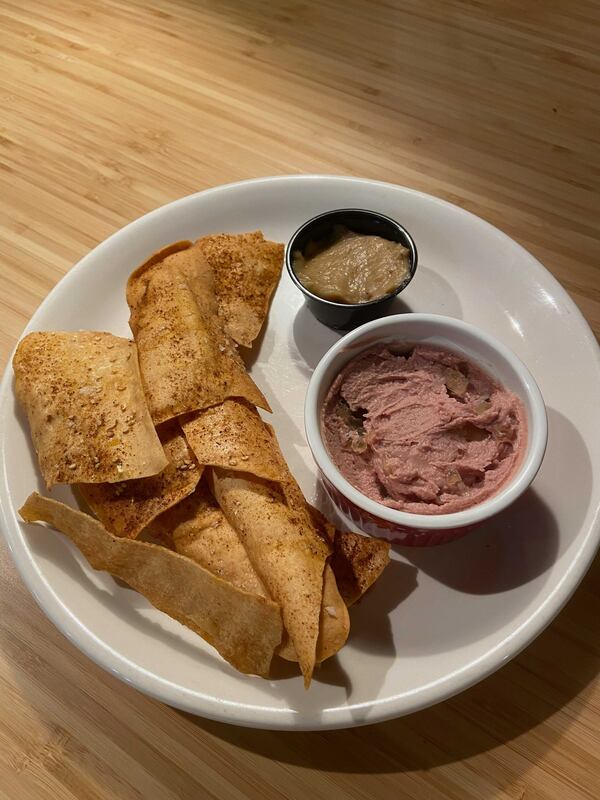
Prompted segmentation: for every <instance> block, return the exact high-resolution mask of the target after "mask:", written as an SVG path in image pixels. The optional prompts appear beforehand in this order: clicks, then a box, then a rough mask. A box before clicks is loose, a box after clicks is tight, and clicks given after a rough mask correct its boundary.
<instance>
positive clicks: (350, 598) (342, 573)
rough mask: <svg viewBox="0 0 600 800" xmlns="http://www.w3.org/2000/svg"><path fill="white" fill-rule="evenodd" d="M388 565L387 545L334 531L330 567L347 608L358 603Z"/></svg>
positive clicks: (376, 540) (388, 553)
mask: <svg viewBox="0 0 600 800" xmlns="http://www.w3.org/2000/svg"><path fill="white" fill-rule="evenodd" d="M389 563H390V543H389V542H386V541H384V540H383V539H377V538H375V537H374V536H361V535H360V534H359V533H352V532H351V531H338V530H336V531H335V539H334V542H333V555H332V557H331V568H332V569H333V571H334V573H335V578H336V581H337V585H338V588H339V590H340V594H341V595H342V597H343V598H344V602H345V603H346V605H347V606H351V605H353V604H354V603H356V601H357V600H360V598H361V597H362V596H363V595H364V593H365V592H366V591H367V589H369V588H370V587H371V586H372V585H373V584H374V583H375V581H376V580H377V578H379V576H380V575H381V573H382V572H383V570H384V569H385V568H386V567H387V565H388V564H389Z"/></svg>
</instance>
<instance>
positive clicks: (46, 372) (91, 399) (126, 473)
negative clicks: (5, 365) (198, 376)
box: [13, 331, 167, 488]
mask: <svg viewBox="0 0 600 800" xmlns="http://www.w3.org/2000/svg"><path fill="white" fill-rule="evenodd" d="M13 368H14V371H15V383H16V392H17V397H18V398H19V400H20V402H21V403H22V405H23V406H24V408H25V411H26V412H27V417H28V419H29V426H30V428H31V437H32V439H33V444H34V447H35V449H36V452H37V455H38V459H39V463H40V469H41V471H42V475H43V477H44V480H45V482H46V486H48V488H50V487H52V486H53V485H54V484H56V483H104V482H108V483H114V482H115V481H122V480H131V479H134V478H143V477H146V476H148V475H155V474H156V473H158V472H160V471H161V470H162V469H163V468H164V467H165V466H166V464H167V459H166V457H165V454H164V452H163V448H162V447H161V444H160V441H159V439H158V436H157V435H156V431H155V430H154V426H153V424H152V420H151V418H150V414H149V413H148V407H147V405H146V399H145V397H144V391H143V388H142V382H141V378H140V372H139V367H138V361H137V351H136V347H135V345H134V344H133V342H130V341H128V340H127V339H121V338H119V337H117V336H113V335H112V334H110V333H97V332H94V331H77V332H58V331H54V332H48V333H30V334H29V335H28V336H26V337H25V338H24V339H22V340H21V342H20V343H19V346H18V347H17V350H16V353H15V356H14V358H13Z"/></svg>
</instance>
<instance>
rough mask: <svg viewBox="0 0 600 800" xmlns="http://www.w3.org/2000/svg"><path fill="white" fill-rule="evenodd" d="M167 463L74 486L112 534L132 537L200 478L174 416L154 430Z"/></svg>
mask: <svg viewBox="0 0 600 800" xmlns="http://www.w3.org/2000/svg"><path fill="white" fill-rule="evenodd" d="M157 433H158V436H159V439H160V441H161V442H162V445H163V448H164V451H165V455H166V456H167V458H168V459H169V463H168V465H167V466H166V467H165V468H164V470H163V471H162V472H160V473H159V474H158V475H153V476H152V477H150V478H140V479H139V480H135V481H121V482H119V483H95V484H92V483H82V484H79V486H78V487H77V488H78V489H79V491H80V493H81V495H82V496H83V499H84V500H85V501H86V503H87V504H88V506H89V507H90V508H91V509H92V511H93V512H94V514H95V515H96V516H97V517H98V519H99V520H100V522H101V523H102V524H103V525H104V527H105V528H106V530H108V531H110V533H114V534H115V536H127V537H129V538H130V539H134V538H135V537H136V536H137V535H138V534H139V533H140V531H142V530H143V529H144V528H145V527H146V526H147V525H149V524H150V522H152V520H153V519H154V518H155V517H157V516H158V515H159V514H161V513H162V512H163V511H166V510H167V509H168V508H171V506H174V505H175V504H176V503H178V502H179V501H180V500H183V498H184V497H187V496H188V495H189V494H191V493H192V492H193V491H194V489H195V488H196V484H197V483H198V481H199V480H200V476H201V475H202V470H203V467H201V466H199V464H198V462H197V461H196V459H195V458H194V454H193V453H192V451H191V450H190V448H189V447H188V445H187V442H186V440H185V436H184V435H183V433H182V432H181V427H180V425H179V423H178V422H177V420H170V421H169V422H163V424H162V425H160V426H159V428H158V430H157Z"/></svg>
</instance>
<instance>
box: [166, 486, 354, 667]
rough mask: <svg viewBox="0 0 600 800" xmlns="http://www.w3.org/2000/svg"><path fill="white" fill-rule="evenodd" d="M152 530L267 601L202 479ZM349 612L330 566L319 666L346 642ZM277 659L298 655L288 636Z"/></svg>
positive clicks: (294, 658) (325, 585)
mask: <svg viewBox="0 0 600 800" xmlns="http://www.w3.org/2000/svg"><path fill="white" fill-rule="evenodd" d="M153 530H155V531H156V533H157V535H159V536H160V535H161V534H162V535H163V536H165V537H166V538H170V539H172V541H173V544H174V547H175V549H176V550H177V552H178V553H181V554H182V555H184V556H187V557H188V558H191V559H193V560H194V561H196V562H197V563H198V564H201V565H202V566H203V567H205V568H206V569H208V570H210V571H211V572H212V573H213V574H214V575H218V576H219V577H220V578H223V579H224V580H227V581H229V582H230V583H232V584H233V585H234V586H236V587H237V588H238V589H242V590H243V591H245V592H250V593H251V594H260V595H263V597H268V596H269V594H268V592H267V590H266V589H265V586H264V584H263V582H262V581H261V579H260V578H259V577H258V575H257V574H256V570H255V569H254V567H253V566H252V563H251V561H250V559H249V558H248V554H247V553H246V550H245V548H244V546H243V544H242V542H241V540H240V537H239V536H238V534H237V532H236V530H235V528H233V527H232V526H231V525H230V524H229V522H228V521H227V518H226V517H225V515H224V514H223V512H222V511H221V509H220V508H219V506H218V504H217V502H216V500H215V499H214V497H213V496H212V494H211V493H210V490H209V488H208V485H207V484H206V481H204V480H202V481H201V482H200V484H199V485H198V488H197V489H196V491H195V492H194V494H193V495H191V496H190V497H188V498H187V499H185V500H184V501H183V502H181V503H179V505H177V506H175V507H174V508H172V509H170V510H169V511H167V512H166V513H164V514H162V515H161V517H159V518H158V519H157V520H156V522H155V525H154V528H153ZM349 629H350V622H349V617H348V611H347V609H346V606H345V604H344V601H343V600H342V598H341V596H340V594H339V592H338V590H337V586H336V583H335V576H334V574H333V572H332V570H331V567H329V566H326V567H325V573H324V578H323V599H322V601H321V614H320V623H319V637H318V640H317V651H316V660H317V663H320V662H321V661H324V660H325V659H326V658H329V657H330V656H332V655H334V653H337V651H338V650H339V649H340V647H342V645H343V644H344V642H345V641H346V639H347V638H348V631H349ZM284 639H285V641H284V643H282V645H281V646H280V647H279V648H278V650H277V655H280V656H282V657H283V658H286V659H287V660H288V661H298V656H297V655H296V652H295V650H294V647H293V645H292V643H291V641H290V639H289V637H288V636H287V635H285V637H284Z"/></svg>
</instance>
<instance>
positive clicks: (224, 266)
mask: <svg viewBox="0 0 600 800" xmlns="http://www.w3.org/2000/svg"><path fill="white" fill-rule="evenodd" d="M195 247H196V248H198V249H199V250H200V251H201V252H202V253H203V255H204V256H205V257H206V258H207V260H208V262H209V263H210V265H211V267H212V268H213V271H214V274H215V285H216V292H217V300H218V303H219V314H220V315H221V318H222V319H223V322H224V327H225V331H226V332H227V333H228V334H229V335H230V336H231V338H232V339H235V341H236V342H238V344H241V345H244V346H245V347H251V345H252V342H253V341H254V339H256V337H257V336H258V334H259V333H260V329H261V328H262V325H263V323H264V321H265V318H266V316H267V312H268V309H269V301H270V299H271V295H272V294H273V291H274V289H275V287H276V286H277V282H278V280H279V276H280V275H281V268H282V266H283V245H282V244H278V243H276V242H270V241H268V240H266V239H265V238H264V236H263V234H262V232H261V231H254V232H253V233H239V234H228V233H218V234H215V235H213V236H204V237H203V238H202V239H199V240H198V241H197V242H196V244H195Z"/></svg>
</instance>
